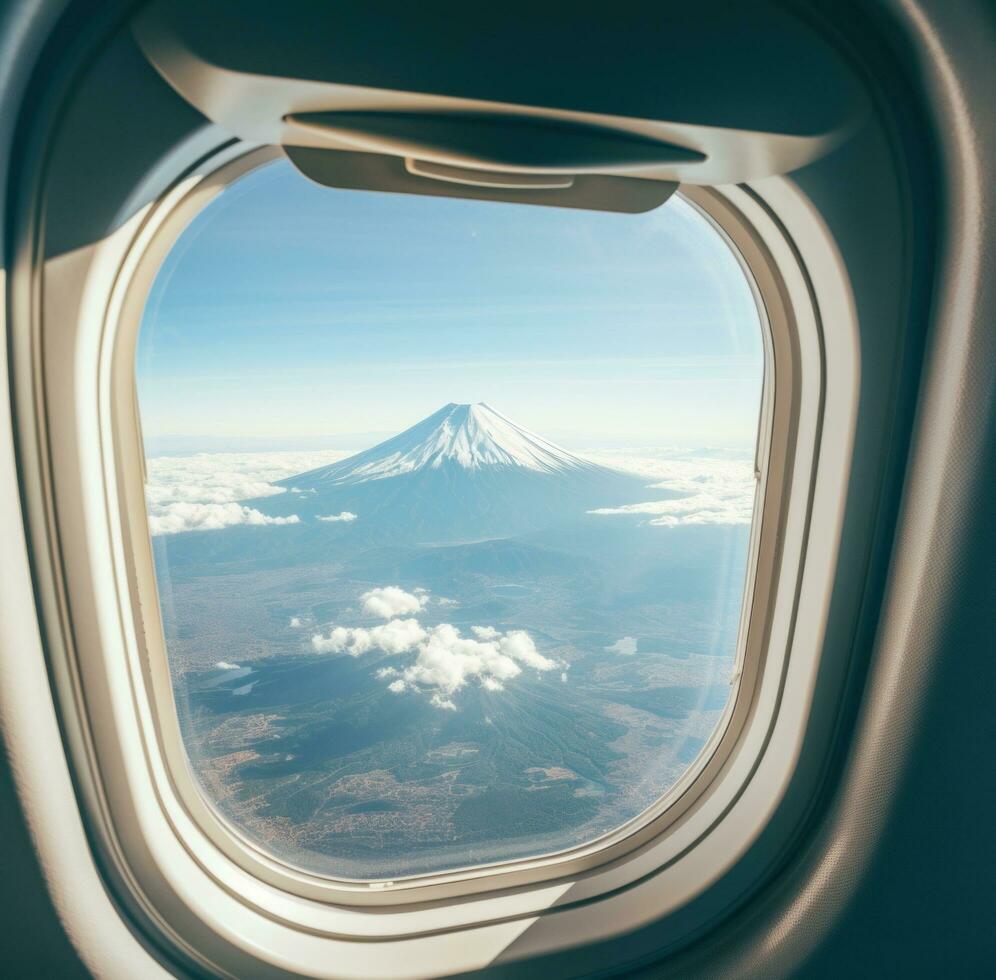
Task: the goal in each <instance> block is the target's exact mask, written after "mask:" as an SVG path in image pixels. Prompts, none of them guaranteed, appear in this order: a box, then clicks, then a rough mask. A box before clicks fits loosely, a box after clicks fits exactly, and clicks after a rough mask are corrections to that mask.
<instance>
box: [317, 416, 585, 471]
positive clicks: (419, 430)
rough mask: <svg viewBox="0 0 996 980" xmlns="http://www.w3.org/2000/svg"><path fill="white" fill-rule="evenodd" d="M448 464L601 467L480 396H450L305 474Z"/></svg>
mask: <svg viewBox="0 0 996 980" xmlns="http://www.w3.org/2000/svg"><path fill="white" fill-rule="evenodd" d="M447 464H457V465H459V466H461V467H463V468H464V469H468V470H476V469H479V468H481V467H485V466H517V467H523V468H525V469H529V470H535V471H538V472H541V473H558V472H565V471H571V472H576V471H578V470H599V469H600V467H598V466H596V465H595V464H593V463H589V462H587V461H586V460H583V459H581V458H580V457H579V456H575V455H574V454H573V453H570V452H568V451H567V450H566V449H562V448H561V447H560V446H557V445H555V444H554V443H552V442H548V441H547V440H546V439H544V438H542V436H538V435H536V433H534V432H530V431H529V430H528V429H525V428H523V427H522V426H520V425H517V424H516V423H515V422H513V421H512V420H511V419H509V418H506V417H505V416H504V415H502V414H501V413H500V412H496V411H495V410H494V409H493V408H491V406H490V405H486V404H485V403H484V402H477V403H476V404H473V405H457V404H455V403H452V402H451V403H450V404H449V405H444V406H443V407H442V408H441V409H439V411H438V412H435V413H433V414H432V415H430V416H429V417H428V418H425V419H423V420H422V421H421V422H419V423H417V424H416V425H413V426H412V427H411V428H410V429H406V430H405V431H404V432H402V433H400V434H399V435H396V436H394V437H393V438H392V439H388V440H387V441H386V442H382V443H380V444H378V445H376V446H374V447H373V448H371V449H367V450H365V451H364V452H362V453H357V454H356V455H355V456H351V457H349V459H344V460H343V461H342V462H341V463H335V464H333V465H332V466H327V467H324V468H322V469H321V470H315V471H313V472H312V473H310V474H305V475H306V476H310V477H311V478H312V481H313V482H320V483H325V484H339V485H341V484H348V483H359V482H363V481H366V480H383V479H386V478H387V477H392V476H400V475H402V474H404V473H412V472H414V471H416V470H421V469H426V468H432V469H439V468H440V467H443V466H444V465H447Z"/></svg>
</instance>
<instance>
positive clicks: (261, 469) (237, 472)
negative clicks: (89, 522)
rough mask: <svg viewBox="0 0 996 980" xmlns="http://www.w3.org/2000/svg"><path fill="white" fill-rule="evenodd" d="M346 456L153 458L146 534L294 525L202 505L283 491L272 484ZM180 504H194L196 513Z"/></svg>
mask: <svg viewBox="0 0 996 980" xmlns="http://www.w3.org/2000/svg"><path fill="white" fill-rule="evenodd" d="M348 455H350V454H349V453H348V452H345V451H340V450H324V451H322V452H285V453H198V454H197V455H196V456H156V457H153V458H151V459H149V460H147V461H146V470H147V472H148V484H147V486H146V489H145V496H146V502H147V505H148V508H149V526H150V530H151V531H152V533H153V534H178V533H180V532H182V531H192V530H198V531H211V530H218V529H220V528H223V527H231V526H232V525H233V524H277V523H282V524H296V523H297V518H294V519H293V520H292V519H290V518H266V517H265V515H263V514H262V513H260V511H259V510H257V509H255V508H251V507H245V508H244V509H243V508H239V509H235V508H234V507H228V508H224V507H223V509H220V510H219V509H205V507H203V506H202V505H221V506H223V505H226V504H229V505H236V504H238V503H240V502H243V501H247V500H253V499H255V498H259V497H272V496H275V495H277V494H282V493H285V492H286V488H284V487H277V486H274V485H273V483H274V482H275V481H277V480H283V479H286V478H287V477H289V476H293V475H294V474H295V473H302V472H304V471H306V470H310V469H315V468H317V467H319V466H323V465H326V464H328V463H332V462H336V461H337V460H340V459H343V458H345V457H346V456H348ZM179 505H194V509H185V508H183V507H181V506H179Z"/></svg>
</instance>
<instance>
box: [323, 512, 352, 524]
mask: <svg viewBox="0 0 996 980" xmlns="http://www.w3.org/2000/svg"><path fill="white" fill-rule="evenodd" d="M318 519H319V520H320V521H329V522H331V523H338V522H340V521H345V522H347V523H348V522H349V521H355V520H356V515H355V514H354V513H353V512H352V511H348V510H344V511H343V512H342V513H341V514H329V515H328V516H327V517H322V516H321V515H320V514H319V515H318Z"/></svg>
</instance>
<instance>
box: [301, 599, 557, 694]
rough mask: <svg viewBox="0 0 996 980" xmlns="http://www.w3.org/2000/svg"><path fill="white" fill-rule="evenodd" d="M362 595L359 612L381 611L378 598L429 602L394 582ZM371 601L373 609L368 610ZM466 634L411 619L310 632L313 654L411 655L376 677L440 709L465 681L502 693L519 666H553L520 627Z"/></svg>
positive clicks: (411, 604)
mask: <svg viewBox="0 0 996 980" xmlns="http://www.w3.org/2000/svg"><path fill="white" fill-rule="evenodd" d="M385 594H388V597H387V598H385ZM401 597H404V598H401ZM362 598H363V600H364V610H366V611H367V612H372V613H373V614H374V615H377V614H382V613H378V612H376V610H377V609H378V608H379V606H378V605H377V603H378V602H386V603H391V602H393V603H394V604H395V605H396V606H399V607H403V608H405V609H406V610H408V611H412V612H414V611H416V609H421V608H422V606H423V605H425V604H426V603H427V602H428V601H429V597H428V594H427V593H425V592H423V593H422V594H421V595H417V596H416V595H413V594H412V593H409V592H404V591H403V590H402V589H398V588H396V587H394V586H389V587H387V588H383V589H372V590H371V591H370V592H368V593H365V594H364V596H363V597H362ZM371 602H373V604H374V608H373V610H371V609H370V608H368V607H369V604H370V603H371ZM471 632H472V633H473V634H474V635H473V636H463V635H462V634H461V633H460V630H459V629H457V628H456V627H455V626H452V625H450V624H449V623H440V624H439V625H438V626H422V625H421V624H420V623H419V622H418V620H416V619H412V618H408V619H389V620H388V621H387V622H386V623H382V624H381V625H379V626H374V627H369V628H368V627H365V626H332V627H331V628H330V629H329V631H328V632H327V633H316V634H314V635H313V636H312V637H311V647H312V649H313V650H315V651H316V652H318V653H344V654H347V655H348V656H351V657H359V656H361V655H362V654H364V653H368V652H370V651H371V650H380V651H381V652H383V653H387V654H390V655H393V656H399V655H401V654H406V653H415V659H414V661H412V662H411V663H409V664H408V665H407V666H404V667H401V666H399V667H393V666H391V667H381V668H379V669H378V670H377V672H376V677H377V679H378V680H385V681H390V683H389V684H388V685H387V688H388V690H389V691H391V692H393V693H395V694H400V693H402V692H404V691H412V692H415V693H417V692H421V691H425V692H427V693H430V699H431V702H432V704H434V705H435V706H436V707H438V708H446V709H455V708H456V704H455V702H453V701H452V695H454V694H455V693H456V692H457V691H459V690H461V689H462V688H463V687H465V686H466V685H467V684H468V683H469V682H471V681H474V682H476V683H478V684H479V685H480V686H481V687H483V688H485V689H486V690H489V691H502V690H504V687H505V683H506V682H507V681H510V680H512V679H514V678H515V677H518V676H519V674H521V673H522V669H523V667H530V668H532V669H534V670H538V671H548V670H553V669H554V668H555V667H556V666H558V664H557V662H556V661H554V660H551V659H550V658H549V657H545V656H543V654H541V653H540V652H539V651H538V650H537V649H536V645H535V644H534V643H533V640H532V638H531V637H530V636H529V634H528V633H526V632H524V631H523V630H510V631H508V632H507V633H502V632H500V631H499V630H497V629H495V627H493V626H475V627H472V628H471Z"/></svg>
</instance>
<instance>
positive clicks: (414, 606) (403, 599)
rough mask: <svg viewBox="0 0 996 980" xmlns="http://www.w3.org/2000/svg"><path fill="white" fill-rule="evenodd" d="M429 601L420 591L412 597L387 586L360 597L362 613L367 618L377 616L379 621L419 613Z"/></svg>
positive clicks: (422, 591) (402, 590)
mask: <svg viewBox="0 0 996 980" xmlns="http://www.w3.org/2000/svg"><path fill="white" fill-rule="evenodd" d="M428 601H429V596H428V593H426V592H425V590H424V589H423V590H421V591H420V594H418V595H413V594H412V593H411V592H405V590H404V589H399V588H398V587H397V586H396V585H388V586H386V587H384V588H382V589H371V590H370V591H369V592H364V593H363V595H361V596H360V602H362V603H363V611H364V612H365V613H366V614H367V615H368V616H379V617H380V618H381V619H392V618H393V617H394V616H404V615H405V614H406V613H416V612H419V611H420V610H421V609H422V608H423V607H424V606H425V605H426V603H427V602H428Z"/></svg>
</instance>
